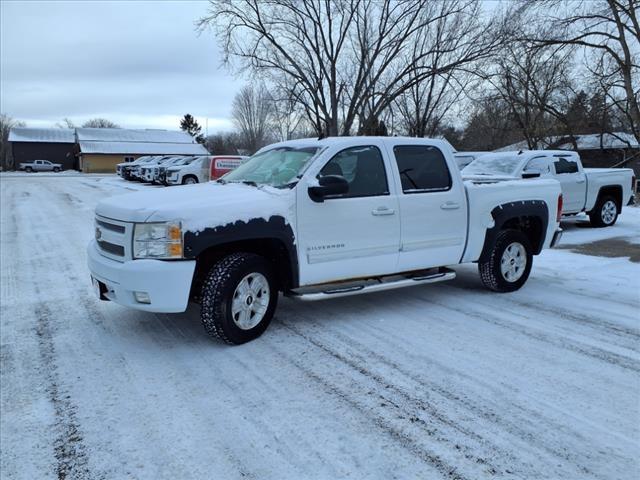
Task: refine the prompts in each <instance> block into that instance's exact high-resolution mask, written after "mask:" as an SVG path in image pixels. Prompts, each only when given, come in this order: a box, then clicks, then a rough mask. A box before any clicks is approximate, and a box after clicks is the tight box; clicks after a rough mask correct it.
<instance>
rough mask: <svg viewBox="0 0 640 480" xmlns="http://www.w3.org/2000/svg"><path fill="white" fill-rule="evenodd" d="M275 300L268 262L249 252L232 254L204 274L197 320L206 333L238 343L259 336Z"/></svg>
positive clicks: (272, 278) (264, 328) (276, 290)
mask: <svg viewBox="0 0 640 480" xmlns="http://www.w3.org/2000/svg"><path fill="white" fill-rule="evenodd" d="M277 303H278V289H277V285H276V284H275V282H274V275H273V271H272V268H271V265H270V264H269V262H268V261H267V260H266V259H265V258H263V257H261V256H259V255H255V254H253V253H233V254H231V255H229V256H227V257H224V258H223V259H222V260H220V261H218V262H217V263H216V264H215V265H214V266H213V267H212V268H211V270H210V271H209V273H208V274H207V276H206V278H205V281H204V283H203V285H202V291H201V310H200V319H201V320H202V325H203V326H204V328H205V330H206V331H207V333H208V334H209V335H211V336H212V337H214V338H218V339H220V340H223V341H224V342H226V343H229V344H231V345H239V344H242V343H246V342H249V341H251V340H253V339H255V338H258V337H259V336H260V335H262V333H263V332H264V331H265V330H266V329H267V327H268V326H269V323H271V319H272V318H273V314H274V312H275V310H276V305H277Z"/></svg>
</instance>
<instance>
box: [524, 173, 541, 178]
mask: <svg viewBox="0 0 640 480" xmlns="http://www.w3.org/2000/svg"><path fill="white" fill-rule="evenodd" d="M539 176H540V172H522V178H538V177H539Z"/></svg>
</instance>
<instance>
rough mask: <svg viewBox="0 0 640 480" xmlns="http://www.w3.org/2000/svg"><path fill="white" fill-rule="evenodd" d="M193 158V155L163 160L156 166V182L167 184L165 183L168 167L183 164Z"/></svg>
mask: <svg viewBox="0 0 640 480" xmlns="http://www.w3.org/2000/svg"><path fill="white" fill-rule="evenodd" d="M193 158H195V157H193V156H184V157H173V158H172V159H171V160H169V161H167V162H164V163H163V164H162V165H160V167H159V168H158V175H157V178H156V182H157V183H161V184H163V185H164V186H167V185H169V184H168V183H167V169H169V168H170V167H176V166H180V165H184V164H185V163H187V162H189V161H190V160H191V159H193Z"/></svg>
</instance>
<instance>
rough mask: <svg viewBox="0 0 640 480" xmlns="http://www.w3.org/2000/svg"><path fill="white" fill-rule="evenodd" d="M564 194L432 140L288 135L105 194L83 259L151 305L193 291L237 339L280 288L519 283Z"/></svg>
mask: <svg viewBox="0 0 640 480" xmlns="http://www.w3.org/2000/svg"><path fill="white" fill-rule="evenodd" d="M169 170H171V169H169ZM561 203H562V195H561V193H560V184H559V183H558V182H557V181H556V180H553V179H538V180H525V181H523V180H521V179H520V180H513V181H509V182H495V183H488V184H485V183H475V182H473V181H463V180H462V177H461V175H460V171H459V170H458V166H457V164H456V161H455V159H454V157H453V154H452V152H451V149H450V148H449V147H448V146H447V145H446V144H445V143H444V142H443V141H440V140H430V139H423V138H401V137H339V138H325V139H315V138H314V139H302V140H293V141H288V142H283V143H279V144H274V145H270V146H268V147H265V148H263V149H262V150H260V151H259V152H258V153H256V154H255V155H254V156H253V157H251V158H250V159H249V160H248V161H246V162H245V163H243V164H242V165H240V166H239V167H238V168H236V169H235V170H233V171H232V172H230V173H228V174H227V175H225V176H224V177H223V178H222V179H220V180H217V181H215V182H207V183H202V184H200V185H188V186H183V187H180V188H171V189H166V190H158V189H154V190H152V191H146V192H138V193H133V194H128V195H122V196H116V197H111V198H107V199H105V200H103V201H102V202H100V203H99V204H98V206H97V207H96V218H95V225H94V227H95V239H94V240H93V241H92V242H91V244H90V245H89V248H88V259H89V260H88V262H89V270H90V271H91V275H92V278H93V284H94V286H95V290H96V293H97V294H98V296H99V298H101V299H102V300H111V301H114V302H117V303H119V304H121V305H124V306H127V307H131V308H136V309H140V310H146V311H152V312H183V311H184V310H185V309H186V308H187V303H188V302H189V301H190V300H191V301H194V302H197V303H200V306H201V320H202V323H203V325H204V327H205V330H206V331H207V332H208V333H209V334H210V335H212V336H214V337H217V338H220V339H222V340H224V341H226V342H228V343H233V344H238V343H244V342H247V341H249V340H252V339H254V338H256V337H258V336H259V335H261V334H262V333H263V332H264V330H265V329H266V328H267V326H268V325H269V322H270V321H271V318H272V316H273V314H274V311H275V308H276V304H277V301H278V294H279V292H283V293H284V294H285V295H288V296H291V297H292V298H297V299H300V300H318V299H323V298H332V297H340V296H343V295H354V294H359V293H366V292H375V291H380V290H388V289H393V288H400V287H407V286H415V285H421V284H428V283H434V282H441V281H444V280H450V279H453V278H454V277H455V272H454V271H453V270H451V269H449V268H448V266H451V265H456V264H460V263H470V262H477V263H478V268H479V273H480V278H481V280H482V282H483V284H484V285H485V286H486V287H487V288H489V289H490V290H494V291H498V292H512V291H514V290H517V289H519V288H520V287H522V285H523V284H524V283H525V282H526V280H527V278H528V277H529V273H530V271H531V266H532V262H533V256H534V255H538V254H539V253H541V252H542V250H543V249H545V248H549V247H552V246H554V245H555V244H556V243H557V242H558V241H559V239H560V236H561V230H560V229H559V221H560V217H561V213H562V212H561Z"/></svg>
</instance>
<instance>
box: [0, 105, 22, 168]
mask: <svg viewBox="0 0 640 480" xmlns="http://www.w3.org/2000/svg"><path fill="white" fill-rule="evenodd" d="M16 127H26V124H25V123H24V122H21V121H18V120H16V119H14V118H11V117H10V116H9V115H6V114H4V113H3V114H0V167H1V168H2V170H10V169H13V168H14V164H13V158H12V155H11V149H10V148H9V132H10V131H11V129H12V128H16Z"/></svg>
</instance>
